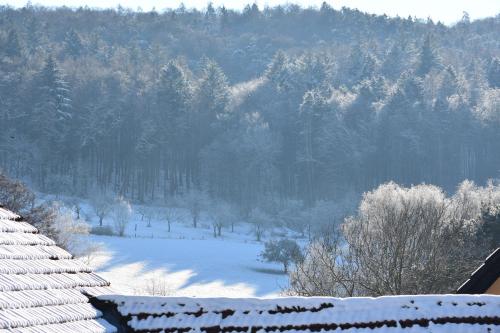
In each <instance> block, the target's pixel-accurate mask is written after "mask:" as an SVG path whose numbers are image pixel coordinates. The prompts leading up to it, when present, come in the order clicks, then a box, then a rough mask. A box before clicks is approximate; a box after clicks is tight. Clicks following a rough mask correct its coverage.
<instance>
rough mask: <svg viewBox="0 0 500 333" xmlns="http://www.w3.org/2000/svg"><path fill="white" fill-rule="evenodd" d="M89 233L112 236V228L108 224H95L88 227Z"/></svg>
mask: <svg viewBox="0 0 500 333" xmlns="http://www.w3.org/2000/svg"><path fill="white" fill-rule="evenodd" d="M90 233H91V234H93V235H99V236H113V235H114V232H113V228H111V227H110V226H109V225H103V226H102V227H101V226H95V227H92V229H90Z"/></svg>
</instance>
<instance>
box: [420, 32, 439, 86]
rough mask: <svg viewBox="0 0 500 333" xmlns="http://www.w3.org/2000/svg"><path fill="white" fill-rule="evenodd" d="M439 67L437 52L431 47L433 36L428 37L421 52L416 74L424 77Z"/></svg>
mask: <svg viewBox="0 0 500 333" xmlns="http://www.w3.org/2000/svg"><path fill="white" fill-rule="evenodd" d="M437 65H438V59H437V56H436V52H435V51H434V48H433V46H432V45H431V36H430V35H427V36H426V37H425V40H424V43H423V44H422V48H421V50H420V54H419V59H418V63H417V69H416V74H417V75H418V76H421V77H423V76H425V75H426V74H428V73H429V72H430V71H431V69H433V68H434V67H435V66H437Z"/></svg>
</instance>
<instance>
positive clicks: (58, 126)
mask: <svg viewBox="0 0 500 333" xmlns="http://www.w3.org/2000/svg"><path fill="white" fill-rule="evenodd" d="M34 90H35V94H34V97H35V99H34V101H35V104H34V108H33V111H32V116H31V124H30V125H31V130H32V133H33V135H34V136H35V139H39V140H41V141H40V144H42V145H43V144H44V143H45V144H46V148H49V147H50V149H51V150H57V149H58V148H61V146H62V145H63V144H64V139H65V134H66V133H65V132H66V131H67V129H68V127H67V125H68V122H69V120H70V119H71V100H70V99H69V88H68V84H67V83H66V81H64V78H63V74H62V72H61V70H60V69H59V68H58V66H57V64H56V62H55V61H54V59H53V58H52V56H49V58H48V59H47V62H46V64H45V67H44V68H43V69H42V70H41V71H40V72H39V73H38V75H37V77H36V78H35V80H34Z"/></svg>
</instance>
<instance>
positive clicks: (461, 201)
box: [290, 182, 491, 296]
mask: <svg viewBox="0 0 500 333" xmlns="http://www.w3.org/2000/svg"><path fill="white" fill-rule="evenodd" d="M484 191H485V190H484V189H480V188H477V187H476V186H475V185H474V184H473V183H470V182H464V183H462V184H461V186H460V187H459V188H458V190H457V193H456V194H455V195H454V196H452V197H451V198H447V197H446V195H445V194H444V192H443V191H442V190H441V189H440V188H438V187H436V186H430V185H418V186H413V187H411V188H404V187H401V186H399V185H397V184H394V183H388V184H384V185H381V186H379V187H378V188H377V189H375V190H374V191H372V192H367V193H365V194H364V196H363V200H362V201H361V203H360V206H359V209H358V213H357V214H356V215H355V216H353V217H350V218H348V219H346V221H345V223H344V225H343V226H342V228H341V230H342V232H343V235H341V236H342V238H343V240H342V241H340V240H341V239H342V238H340V235H339V238H333V242H332V239H327V241H326V242H320V243H318V242H317V241H315V242H313V243H312V244H311V245H310V246H309V250H308V252H307V254H306V259H305V260H304V263H303V264H302V265H298V266H297V269H296V270H295V271H294V272H293V273H292V274H291V288H290V290H291V291H292V292H293V293H295V294H299V295H331V296H351V295H367V296H380V295H398V294H414V293H422V294H425V293H444V292H451V291H453V290H454V288H456V287H458V285H459V284H460V283H461V282H462V281H464V279H465V278H466V277H467V276H469V274H470V273H471V271H472V270H473V269H474V267H476V265H477V264H478V261H479V260H481V259H482V258H483V256H484V254H485V251H484V245H483V244H481V243H478V242H477V237H476V234H478V231H477V230H478V226H479V222H478V221H479V219H480V212H481V201H484V196H485V195H484ZM490 197H491V195H490ZM325 244H326V245H325Z"/></svg>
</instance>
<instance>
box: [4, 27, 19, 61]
mask: <svg viewBox="0 0 500 333" xmlns="http://www.w3.org/2000/svg"><path fill="white" fill-rule="evenodd" d="M4 51H5V54H6V55H7V56H8V57H19V56H20V55H21V44H20V43H19V37H18V35H17V32H16V31H15V30H10V31H9V34H8V36H7V42H6V45H5V49H4Z"/></svg>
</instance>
